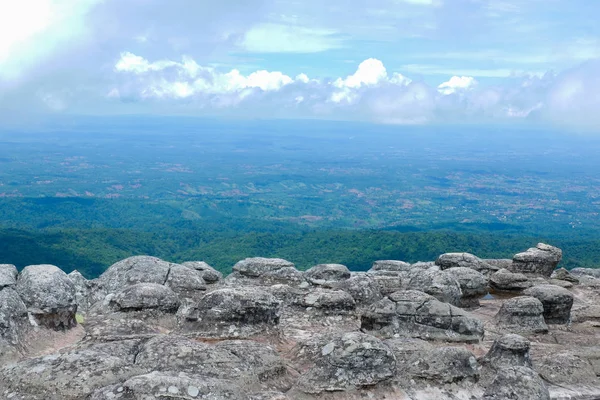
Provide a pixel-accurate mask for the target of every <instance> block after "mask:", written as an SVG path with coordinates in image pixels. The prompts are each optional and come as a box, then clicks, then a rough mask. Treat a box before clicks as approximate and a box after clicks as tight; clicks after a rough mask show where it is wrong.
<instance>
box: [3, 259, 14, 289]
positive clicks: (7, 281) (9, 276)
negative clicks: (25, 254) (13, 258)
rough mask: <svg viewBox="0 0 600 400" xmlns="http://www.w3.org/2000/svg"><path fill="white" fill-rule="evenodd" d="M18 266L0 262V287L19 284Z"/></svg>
mask: <svg viewBox="0 0 600 400" xmlns="http://www.w3.org/2000/svg"><path fill="white" fill-rule="evenodd" d="M17 274H18V273H17V267H15V266H14V265H12V264H0V289H2V288H3V287H7V286H14V285H16V284H17Z"/></svg>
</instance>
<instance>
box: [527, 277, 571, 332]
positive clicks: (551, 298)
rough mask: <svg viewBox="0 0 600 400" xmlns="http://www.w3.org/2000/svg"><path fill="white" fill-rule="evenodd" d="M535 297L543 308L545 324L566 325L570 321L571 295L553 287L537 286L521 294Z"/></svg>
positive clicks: (566, 291)
mask: <svg viewBox="0 0 600 400" xmlns="http://www.w3.org/2000/svg"><path fill="white" fill-rule="evenodd" d="M523 294H524V295H526V296H531V297H535V298H536V299H538V300H539V301H541V302H542V305H543V306H544V320H545V321H546V323H547V324H566V323H568V322H569V321H570V320H571V307H573V299H574V297H573V294H572V293H571V292H569V291H568V290H567V289H565V288H562V287H559V286H555V285H537V286H533V287H531V288H529V289H527V290H525V291H524V292H523Z"/></svg>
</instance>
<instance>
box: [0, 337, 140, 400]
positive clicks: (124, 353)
mask: <svg viewBox="0 0 600 400" xmlns="http://www.w3.org/2000/svg"><path fill="white" fill-rule="evenodd" d="M138 344H139V342H137V341H125V342H123V341H121V342H117V343H109V344H98V345H93V346H87V347H82V348H75V349H71V350H69V351H67V352H64V353H61V354H53V355H48V356H43V357H36V358H31V359H25V360H23V361H21V362H19V363H18V364H14V365H8V366H5V367H4V368H2V369H0V387H1V388H2V391H3V392H4V393H6V394H5V397H3V398H6V399H17V400H81V399H86V398H87V396H89V395H91V394H92V393H93V392H94V391H95V390H96V389H98V388H101V387H105V386H108V385H112V384H115V383H117V382H119V381H120V380H122V379H127V378H129V377H131V376H135V375H138V374H141V373H144V370H143V369H142V368H140V367H137V366H135V365H134V360H135V354H136V352H137V351H138ZM1 394H2V393H1V392H0V395H1Z"/></svg>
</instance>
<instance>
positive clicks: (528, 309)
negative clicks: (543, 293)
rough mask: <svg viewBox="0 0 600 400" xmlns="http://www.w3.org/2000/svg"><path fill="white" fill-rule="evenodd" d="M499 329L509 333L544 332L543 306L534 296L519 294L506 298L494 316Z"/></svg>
mask: <svg viewBox="0 0 600 400" xmlns="http://www.w3.org/2000/svg"><path fill="white" fill-rule="evenodd" d="M495 322H496V324H497V325H498V327H499V328H500V329H503V330H506V331H509V332H511V333H523V334H531V333H546V332H548V326H547V325H546V322H544V306H543V305H542V303H541V302H540V301H539V300H538V299H536V298H535V297H529V296H519V297H515V298H512V299H509V300H506V301H505V302H504V303H503V304H502V307H500V310H499V311H498V313H497V314H496V316H495Z"/></svg>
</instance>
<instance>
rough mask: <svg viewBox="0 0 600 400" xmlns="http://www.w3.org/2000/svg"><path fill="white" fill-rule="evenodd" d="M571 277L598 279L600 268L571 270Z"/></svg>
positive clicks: (599, 277)
mask: <svg viewBox="0 0 600 400" xmlns="http://www.w3.org/2000/svg"><path fill="white" fill-rule="evenodd" d="M570 273H571V275H574V276H576V277H577V276H578V277H590V278H596V279H600V268H573V269H572V270H571V271H570Z"/></svg>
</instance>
